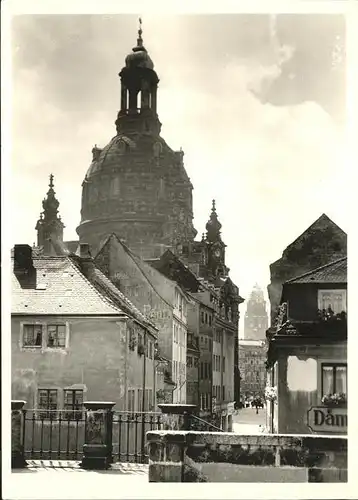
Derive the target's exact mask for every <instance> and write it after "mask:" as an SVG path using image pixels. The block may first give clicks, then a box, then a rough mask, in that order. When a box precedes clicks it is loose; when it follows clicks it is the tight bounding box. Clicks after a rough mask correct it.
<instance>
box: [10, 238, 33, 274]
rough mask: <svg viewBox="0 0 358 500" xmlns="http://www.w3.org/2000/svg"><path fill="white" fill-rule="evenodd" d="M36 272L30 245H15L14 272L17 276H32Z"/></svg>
mask: <svg viewBox="0 0 358 500" xmlns="http://www.w3.org/2000/svg"><path fill="white" fill-rule="evenodd" d="M34 270H35V268H34V263H33V260H32V248H31V247H30V245H15V248H14V271H15V273H16V274H27V275H28V274H31V272H33V271H34Z"/></svg>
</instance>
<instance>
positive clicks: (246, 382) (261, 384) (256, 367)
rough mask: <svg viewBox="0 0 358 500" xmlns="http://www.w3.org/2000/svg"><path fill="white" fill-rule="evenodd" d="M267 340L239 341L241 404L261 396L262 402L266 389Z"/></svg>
mask: <svg viewBox="0 0 358 500" xmlns="http://www.w3.org/2000/svg"><path fill="white" fill-rule="evenodd" d="M266 355H267V347H266V341H265V340H246V339H240V340H239V366H240V374H241V381H240V391H241V402H242V403H243V402H244V401H247V400H251V399H252V398H254V397H255V396H259V397H260V398H261V399H262V400H263V399H264V395H265V387H266Z"/></svg>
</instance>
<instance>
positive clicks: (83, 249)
mask: <svg viewBox="0 0 358 500" xmlns="http://www.w3.org/2000/svg"><path fill="white" fill-rule="evenodd" d="M80 264H81V270H82V273H83V274H84V275H85V276H86V278H87V279H91V276H92V274H93V271H94V268H95V264H94V260H93V258H92V256H91V252H90V246H89V244H88V243H80Z"/></svg>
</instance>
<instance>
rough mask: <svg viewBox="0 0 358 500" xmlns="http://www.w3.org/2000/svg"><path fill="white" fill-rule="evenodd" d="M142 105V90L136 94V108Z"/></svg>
mask: <svg viewBox="0 0 358 500" xmlns="http://www.w3.org/2000/svg"><path fill="white" fill-rule="evenodd" d="M141 107H142V92H141V91H139V92H138V95H137V108H138V109H141Z"/></svg>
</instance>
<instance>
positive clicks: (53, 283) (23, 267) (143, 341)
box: [11, 244, 158, 411]
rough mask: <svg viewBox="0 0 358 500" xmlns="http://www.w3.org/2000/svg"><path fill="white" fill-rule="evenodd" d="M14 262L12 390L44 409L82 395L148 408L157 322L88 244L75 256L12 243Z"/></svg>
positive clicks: (77, 402) (120, 406) (70, 403)
mask: <svg viewBox="0 0 358 500" xmlns="http://www.w3.org/2000/svg"><path fill="white" fill-rule="evenodd" d="M12 263H13V272H12V306H11V341H12V398H13V399H19V400H25V401H26V403H27V407H28V408H38V409H43V410H47V411H49V410H60V409H65V410H68V411H70V410H78V409H79V408H82V404H83V401H86V400H92V401H93V400H98V401H114V402H115V403H116V405H115V409H116V410H123V411H134V410H138V411H139V410H143V409H144V410H146V411H150V410H153V408H154V406H155V404H156V402H155V391H154V389H155V387H154V385H155V361H154V353H155V344H156V342H157V335H158V334H157V329H156V327H155V326H154V324H153V323H151V322H150V321H149V320H148V319H147V318H146V317H145V316H144V315H143V314H142V313H141V312H140V311H139V310H138V309H137V308H136V307H135V306H134V305H133V304H132V303H131V302H130V301H129V300H128V299H127V298H126V297H125V296H124V295H123V294H122V293H121V292H120V291H119V290H118V289H117V288H116V287H115V286H114V285H113V284H112V283H111V282H110V280H108V278H106V277H105V276H104V275H103V273H102V272H101V271H100V270H99V269H98V268H97V267H96V266H95V264H94V262H93V259H92V258H91V257H90V256H89V254H88V246H87V245H84V244H82V245H81V255H80V256H77V255H74V254H71V255H62V256H47V255H43V254H41V252H39V253H38V250H36V249H32V248H31V247H30V246H28V245H15V248H14V252H13V258H12Z"/></svg>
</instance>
